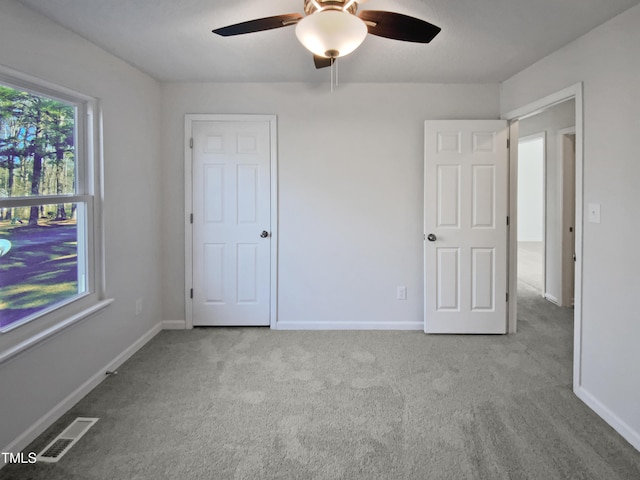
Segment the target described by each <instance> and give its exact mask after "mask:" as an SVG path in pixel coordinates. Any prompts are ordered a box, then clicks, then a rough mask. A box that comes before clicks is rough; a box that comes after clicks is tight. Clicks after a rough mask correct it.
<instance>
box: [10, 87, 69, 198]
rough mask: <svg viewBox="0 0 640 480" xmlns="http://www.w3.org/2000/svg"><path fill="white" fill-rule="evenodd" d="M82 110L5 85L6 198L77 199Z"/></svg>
mask: <svg viewBox="0 0 640 480" xmlns="http://www.w3.org/2000/svg"><path fill="white" fill-rule="evenodd" d="M76 173H77V172H76V107H75V106H74V105H72V104H69V103H65V102H62V101H59V100H54V99H51V98H48V97H44V96H39V95H34V94H32V93H28V92H24V91H21V90H16V89H14V88H11V87H8V86H4V85H0V198H9V197H29V196H38V195H70V194H74V193H76V183H77V181H76V178H77V175H76Z"/></svg>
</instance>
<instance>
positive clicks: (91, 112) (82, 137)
mask: <svg viewBox="0 0 640 480" xmlns="http://www.w3.org/2000/svg"><path fill="white" fill-rule="evenodd" d="M0 83H2V84H3V85H6V86H8V87H11V88H15V89H17V90H22V91H26V92H29V93H32V94H34V95H39V96H43V97H49V98H52V99H55V100H60V101H62V102H65V103H69V104H73V105H75V106H76V108H77V116H76V126H75V127H76V132H77V135H76V168H77V191H76V193H75V194H73V195H68V196H64V203H77V204H78V207H79V208H81V206H82V205H86V216H85V220H86V222H81V221H78V236H79V237H80V236H81V235H85V238H84V240H85V241H84V242H81V241H79V242H78V249H79V250H80V249H81V244H82V243H83V244H84V245H83V246H84V250H85V255H84V260H85V261H86V272H87V278H86V281H85V293H81V294H79V295H78V296H74V297H73V298H72V299H69V300H68V301H65V302H61V303H60V304H58V305H56V306H54V307H52V308H51V309H47V310H45V311H44V313H43V314H42V315H40V316H38V317H36V318H33V319H31V320H30V321H28V322H16V324H15V325H11V326H9V327H8V328H6V329H5V330H4V331H3V332H2V333H0V364H1V363H3V362H5V361H7V360H9V359H10V358H12V357H14V356H15V355H17V354H19V353H21V352H23V351H25V350H27V349H29V348H31V347H33V346H34V345H36V344H38V343H40V342H42V341H44V340H45V339H47V338H49V337H50V336H52V335H54V334H56V333H58V332H60V331H61V330H63V329H65V328H67V327H69V326H70V325H73V324H74V323H77V322H79V321H81V320H83V319H84V318H87V317H88V316H90V315H92V314H94V313H96V312H97V311H99V310H101V309H103V308H105V307H106V306H107V305H109V304H110V303H112V302H113V299H108V298H107V297H106V290H105V283H106V282H105V276H104V271H105V268H104V265H105V256H104V227H103V216H102V204H103V199H104V193H103V192H104V186H103V181H102V178H103V163H102V157H103V155H102V151H103V148H102V112H101V107H100V102H99V100H98V99H96V98H93V97H89V96H87V95H84V94H81V93H78V92H75V91H73V90H70V89H67V88H65V87H61V86H58V85H55V84H52V83H50V82H47V81H44V80H40V79H37V78H35V77H32V76H30V75H26V74H23V73H21V72H17V71H15V70H12V69H9V68H6V67H2V66H0ZM59 198H60V197H58V196H46V195H41V196H34V197H20V198H8V199H7V198H5V199H0V207H2V208H5V207H12V206H30V205H43V204H47V203H59ZM80 215H81V213H80V212H79V213H78V216H79V217H80ZM83 224H84V225H83ZM81 227H82V228H81ZM80 253H81V252H80V251H78V262H82V261H83V259H82V258H81V255H80Z"/></svg>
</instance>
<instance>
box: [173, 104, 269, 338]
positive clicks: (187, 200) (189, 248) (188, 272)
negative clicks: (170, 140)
mask: <svg viewBox="0 0 640 480" xmlns="http://www.w3.org/2000/svg"><path fill="white" fill-rule="evenodd" d="M201 121H204V122H214V121H221V122H252V121H253V122H269V134H270V138H269V141H270V150H271V151H270V154H271V165H270V167H271V168H270V183H271V185H270V189H271V191H270V197H271V199H270V205H271V206H270V215H271V252H270V263H271V278H270V289H271V290H270V294H269V318H270V327H271V328H274V329H275V328H276V325H277V321H278V146H277V140H278V134H277V117H276V116H275V115H227V114H222V115H221V114H200V113H198V114H186V115H185V116H184V208H185V215H184V256H185V262H184V263H185V265H184V267H185V268H184V279H185V281H184V299H185V301H184V303H185V320H186V322H185V328H187V329H189V328H193V300H192V299H191V288H192V286H193V225H192V224H191V214H192V213H193V178H192V166H191V161H192V149H191V132H192V131H193V123H194V122H201Z"/></svg>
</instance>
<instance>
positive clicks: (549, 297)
mask: <svg viewBox="0 0 640 480" xmlns="http://www.w3.org/2000/svg"><path fill="white" fill-rule="evenodd" d="M544 298H546V299H547V300H549V301H550V302H551V303H555V304H556V305H558V306H560V300H558V299H557V298H556V297H554V296H553V295H551V294H550V293H545V294H544Z"/></svg>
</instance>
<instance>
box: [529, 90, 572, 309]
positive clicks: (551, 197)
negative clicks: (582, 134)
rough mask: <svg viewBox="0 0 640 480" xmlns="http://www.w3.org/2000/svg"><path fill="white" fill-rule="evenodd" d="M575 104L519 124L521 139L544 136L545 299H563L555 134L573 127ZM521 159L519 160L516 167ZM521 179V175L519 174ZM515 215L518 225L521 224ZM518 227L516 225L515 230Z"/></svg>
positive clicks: (560, 167) (560, 170)
mask: <svg viewBox="0 0 640 480" xmlns="http://www.w3.org/2000/svg"><path fill="white" fill-rule="evenodd" d="M575 111H576V103H575V101H574V100H567V101H565V102H562V103H560V104H558V105H554V106H553V107H551V108H548V109H546V110H545V111H543V112H541V113H539V114H537V115H533V116H531V117H528V118H525V119H523V120H521V121H520V137H521V138H522V137H526V136H528V135H534V134H538V133H544V134H545V138H546V141H545V164H546V168H545V182H546V185H545V197H546V199H545V200H546V202H545V212H546V217H545V292H544V293H545V296H546V297H547V298H548V299H550V300H552V301H554V302H555V303H560V302H561V299H562V234H563V209H562V199H563V185H564V183H563V178H564V173H563V164H562V159H561V158H560V157H559V154H558V153H559V150H558V131H559V130H562V129H564V128H568V127H573V126H575V122H576V120H575V116H576V114H575ZM519 166H520V160H518V167H519ZM518 177H520V172H518ZM521 220H522V219H521V217H520V214H518V225H519V223H520V221H521ZM519 228H520V227H519V226H518V229H519Z"/></svg>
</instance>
